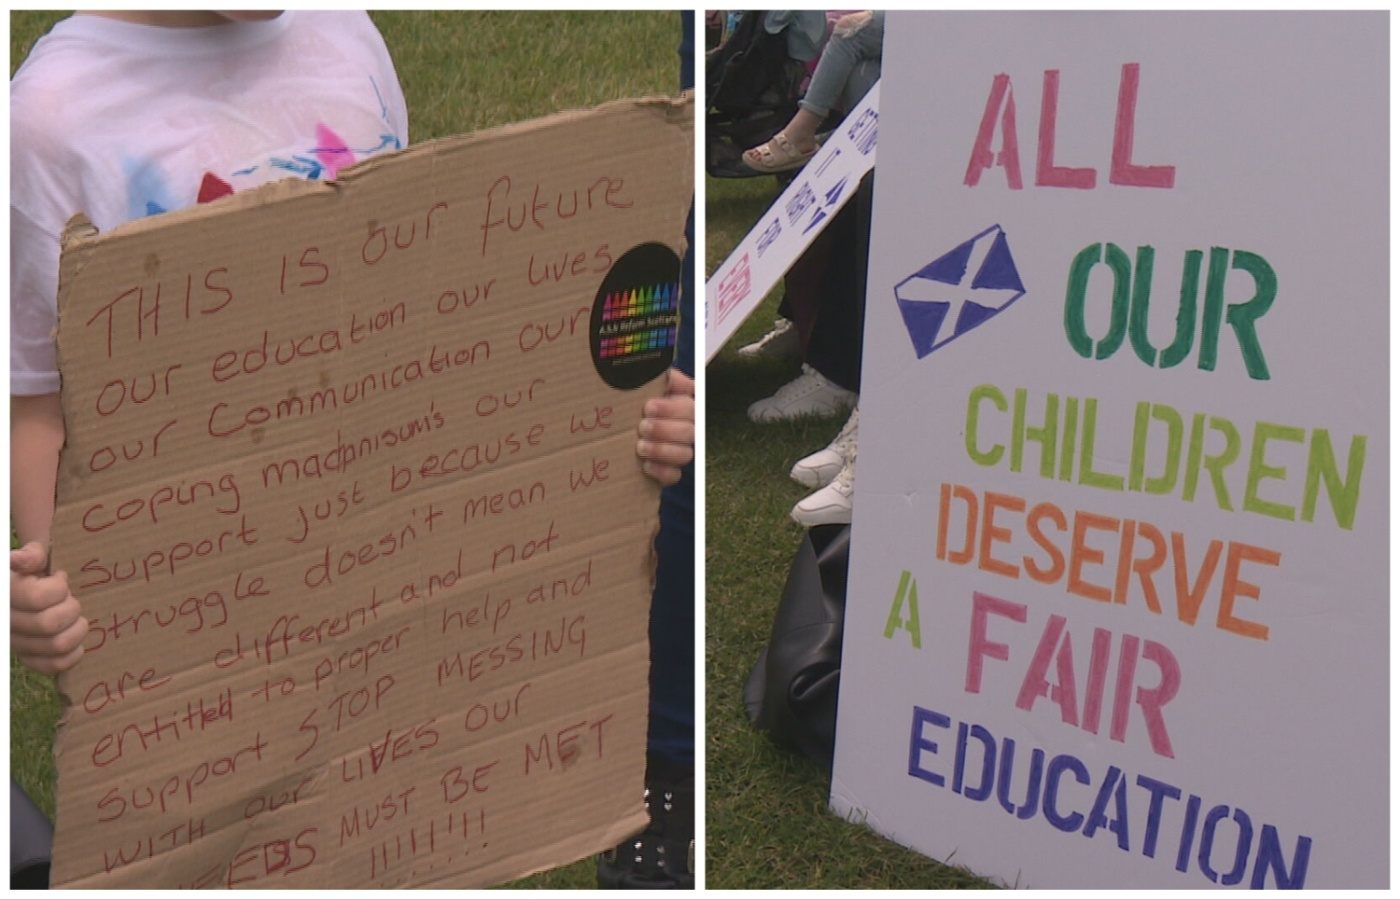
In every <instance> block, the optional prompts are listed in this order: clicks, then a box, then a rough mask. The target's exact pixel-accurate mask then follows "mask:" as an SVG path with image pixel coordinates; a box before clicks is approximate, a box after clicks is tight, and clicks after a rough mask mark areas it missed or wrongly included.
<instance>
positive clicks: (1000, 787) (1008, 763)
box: [997, 738, 1045, 819]
mask: <svg viewBox="0 0 1400 900" xmlns="http://www.w3.org/2000/svg"><path fill="white" fill-rule="evenodd" d="M1015 759H1016V742H1015V741H1013V740H1012V739H1011V738H1002V739H1001V766H1000V767H999V769H998V773H997V800H998V801H999V802H1000V803H1001V808H1002V809H1004V810H1006V811H1007V812H1014V813H1016V818H1018V819H1029V818H1030V817H1031V816H1033V815H1035V814H1036V813H1037V812H1039V811H1040V777H1041V775H1042V774H1043V773H1044V771H1045V751H1044V750H1042V749H1040V748H1039V747H1036V748H1035V749H1034V750H1032V751H1031V774H1030V783H1029V784H1027V785H1026V799H1025V802H1023V803H1022V804H1021V808H1020V809H1019V810H1018V809H1016V806H1015V804H1013V803H1012V802H1011V769H1012V763H1013V762H1014V760H1015Z"/></svg>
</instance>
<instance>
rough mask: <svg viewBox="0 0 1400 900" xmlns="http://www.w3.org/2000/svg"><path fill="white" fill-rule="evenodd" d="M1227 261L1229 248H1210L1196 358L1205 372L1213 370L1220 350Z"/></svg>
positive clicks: (1197, 364) (1199, 366)
mask: <svg viewBox="0 0 1400 900" xmlns="http://www.w3.org/2000/svg"><path fill="white" fill-rule="evenodd" d="M1229 262H1230V251H1229V250H1226V249H1225V248H1224V247H1211V248H1210V269H1209V270H1208V271H1207V272H1206V308H1205V311H1204V312H1203V313H1202V314H1201V355H1200V356H1198V357H1197V358H1196V366H1197V367H1198V368H1200V369H1202V370H1204V371H1206V372H1214V371H1215V357H1216V356H1217V354H1218V353H1219V350H1220V322H1221V319H1222V318H1223V317H1224V314H1225V269H1226V266H1228V265H1229Z"/></svg>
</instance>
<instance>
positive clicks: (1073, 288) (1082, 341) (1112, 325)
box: [1065, 244, 1132, 359]
mask: <svg viewBox="0 0 1400 900" xmlns="http://www.w3.org/2000/svg"><path fill="white" fill-rule="evenodd" d="M1100 261H1103V262H1106V263H1107V264H1108V267H1109V269H1111V270H1112V271H1113V306H1112V310H1111V312H1110V314H1109V322H1108V334H1106V335H1104V337H1103V338H1102V339H1101V340H1100V341H1099V342H1098V345H1097V346H1095V345H1094V343H1093V339H1092V338H1090V337H1089V331H1088V328H1087V327H1086V326H1085V324H1084V307H1085V301H1086V297H1087V294H1088V290H1089V274H1090V273H1091V272H1092V271H1093V269H1094V266H1096V265H1098V264H1099V262H1100ZM1131 281H1132V263H1131V262H1129V260H1128V254H1126V253H1124V252H1123V248H1121V247H1119V246H1118V245H1117V244H1109V245H1108V246H1107V249H1106V250H1105V248H1104V245H1103V244H1090V245H1089V246H1087V247H1085V248H1084V249H1083V250H1080V251H1079V253H1077V254H1076V255H1075V257H1074V262H1072V263H1070V267H1069V283H1068V285H1067V286H1066V288H1065V337H1066V338H1067V339H1068V340H1069V345H1070V347H1072V348H1073V349H1074V352H1075V353H1078V354H1079V355H1080V356H1082V357H1084V358H1085V359H1088V358H1089V356H1090V353H1091V352H1092V354H1093V357H1094V359H1108V358H1109V357H1110V356H1112V355H1113V354H1114V352H1116V351H1117V350H1118V348H1119V346H1121V345H1122V343H1123V337H1124V335H1126V334H1127V332H1128V290H1129V285H1130V283H1131Z"/></svg>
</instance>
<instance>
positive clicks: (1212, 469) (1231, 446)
mask: <svg viewBox="0 0 1400 900" xmlns="http://www.w3.org/2000/svg"><path fill="white" fill-rule="evenodd" d="M1210 427H1211V428H1214V429H1215V430H1217V431H1219V432H1220V433H1221V434H1223V435H1225V449H1224V450H1221V451H1220V453H1219V454H1217V455H1216V456H1206V457H1204V458H1202V460H1201V467H1202V468H1204V469H1205V470H1206V471H1207V472H1209V473H1210V483H1211V485H1212V486H1213V487H1214V488H1215V502H1216V503H1217V504H1219V506H1220V508H1221V509H1223V510H1225V511H1226V512H1234V511H1235V507H1234V506H1233V505H1231V503H1230V489H1229V488H1228V487H1227V486H1226V484H1225V469H1226V467H1227V466H1229V465H1230V464H1231V463H1232V462H1234V461H1235V460H1236V459H1237V458H1239V455H1240V433H1239V432H1238V431H1236V430H1235V426H1234V425H1233V424H1231V422H1230V420H1229V419H1222V418H1220V417H1219V416H1211V417H1210Z"/></svg>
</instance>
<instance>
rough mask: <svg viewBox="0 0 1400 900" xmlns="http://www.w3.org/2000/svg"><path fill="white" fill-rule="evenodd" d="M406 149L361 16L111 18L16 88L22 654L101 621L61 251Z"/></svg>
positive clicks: (676, 437)
mask: <svg viewBox="0 0 1400 900" xmlns="http://www.w3.org/2000/svg"><path fill="white" fill-rule="evenodd" d="M407 143H408V111H407V109H406V107H405V104H404V99H403V91H402V89H401V88H400V86H399V82H398V77H397V75H396V74H395V71H394V65H393V62H392V60H391V59H390V57H389V52H388V50H387V48H386V47H385V45H384V40H383V38H382V37H381V36H380V34H379V32H378V30H377V29H376V28H375V27H374V24H373V22H371V21H370V18H369V16H368V15H367V14H366V13H364V12H312V11H295V12H285V13H283V12H276V11H244V12H226V13H214V12H176V11H160V12H97V13H86V14H78V15H74V16H72V17H70V18H68V19H65V20H63V21H61V22H59V23H58V24H57V25H56V26H54V28H53V29H52V30H51V31H50V32H49V34H47V35H46V36H45V37H43V38H42V39H40V40H39V41H38V42H37V43H36V44H35V46H34V48H33V50H32V51H31V52H30V54H29V57H28V59H26V60H25V62H24V64H23V65H22V66H21V67H20V69H19V71H18V72H16V74H15V77H14V78H13V79H12V80H11V82H10V184H11V187H10V394H11V397H10V401H11V402H10V484H11V490H12V500H11V505H12V510H11V512H12V515H13V521H14V525H15V529H16V531H17V534H18V537H19V541H20V544H21V547H20V548H19V549H18V550H15V551H12V552H11V554H10V646H11V648H12V649H13V651H14V652H15V654H16V655H17V656H18V657H19V659H20V661H21V662H22V663H23V664H24V665H26V666H27V667H29V668H31V669H33V670H35V671H38V672H41V673H46V674H55V673H58V672H62V671H65V670H67V669H70V668H71V667H72V666H74V665H75V664H76V663H77V662H78V660H79V659H80V658H81V657H82V654H83V639H84V637H85V636H86V634H87V631H88V621H87V619H86V618H85V617H84V616H83V610H82V606H81V604H80V602H79V600H78V598H76V597H74V596H73V594H72V592H71V590H70V589H69V584H68V578H67V575H66V574H65V573H63V572H50V571H49V559H48V556H49V554H48V544H49V534H50V529H51V527H52V523H53V515H54V501H55V497H54V491H55V486H56V483H57V473H58V457H59V451H60V449H61V448H62V447H63V443H64V437H65V433H64V424H63V411H62V407H61V405H60V403H59V394H58V389H59V374H60V373H59V370H58V363H57V354H56V349H55V346H54V337H53V336H54V332H55V328H56V323H57V295H58V263H59V240H60V237H61V235H62V233H63V228H64V225H65V223H66V222H67V221H68V219H69V218H70V217H72V216H73V215H74V214H76V213H78V212H83V213H85V214H86V215H87V216H88V218H89V219H90V220H91V221H92V223H93V224H94V225H95V226H96V227H97V228H98V229H99V230H101V231H107V230H109V229H112V228H115V227H117V226H118V225H121V224H122V223H124V222H127V221H131V220H132V219H137V218H141V217H143V216H149V215H155V214H158V213H162V212H167V211H170V210H175V209H179V208H182V207H187V206H191V205H193V204H196V203H204V202H209V201H211V200H215V199H218V198H219V197H222V196H224V195H226V194H229V193H232V192H234V191H235V190H242V189H245V188H249V187H254V186H256V185H259V184H263V183H265V182H269V181H274V180H278V179H281V178H286V177H294V176H295V177H302V178H311V179H322V178H325V179H330V178H334V177H335V176H336V174H337V173H338V172H339V171H340V170H341V169H342V168H345V167H347V166H349V165H351V164H353V163H355V162H358V161H360V160H362V159H365V158H367V157H369V156H372V155H374V154H378V153H384V152H389V151H393V150H398V149H400V148H402V147H404V146H406V145H407ZM693 395H694V388H693V383H692V382H691V381H690V380H689V379H688V378H686V377H684V376H683V375H677V374H673V375H672V376H671V378H670V381H669V385H668V392H667V395H666V396H665V397H662V398H658V399H655V400H652V401H649V402H648V404H647V409H646V413H645V415H644V419H643V425H642V430H643V434H644V435H645V438H646V439H645V440H644V441H642V442H640V443H639V445H638V451H637V452H638V455H639V456H640V457H642V459H643V462H642V469H643V471H644V472H645V473H646V474H647V475H649V476H650V477H652V478H654V479H656V480H657V481H659V482H661V483H662V484H663V485H665V484H671V483H673V482H675V481H676V480H677V479H679V477H680V466H682V465H684V464H685V463H687V462H689V461H690V459H691V458H692V456H693V454H694V451H693V444H694V424H693V423H694V400H693Z"/></svg>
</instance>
